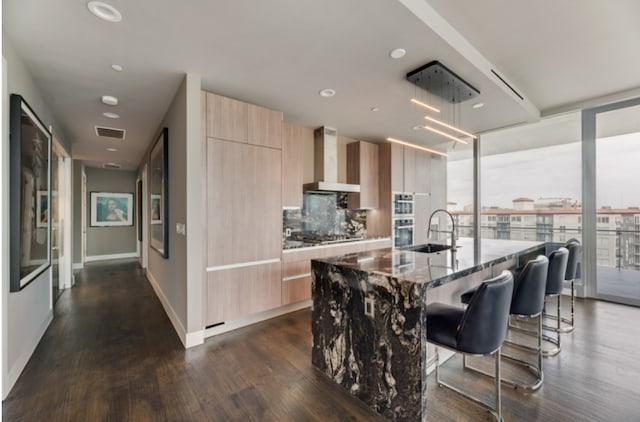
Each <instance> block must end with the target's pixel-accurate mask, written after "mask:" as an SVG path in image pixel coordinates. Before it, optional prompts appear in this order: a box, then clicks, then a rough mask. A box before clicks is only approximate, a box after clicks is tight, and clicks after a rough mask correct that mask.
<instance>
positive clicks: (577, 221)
mask: <svg viewBox="0 0 640 422" xmlns="http://www.w3.org/2000/svg"><path fill="white" fill-rule="evenodd" d="M638 163H640V133H637V132H636V133H632V134H624V135H618V136H612V137H607V138H599V139H598V140H597V169H596V172H597V184H596V189H597V196H596V203H597V208H598V209H597V261H598V262H597V265H598V267H599V274H600V269H603V270H606V269H611V270H614V269H615V270H618V273H619V272H620V271H621V270H632V276H631V278H633V279H634V280H635V279H637V277H638V274H637V271H640V189H638V185H637V183H638V182H637V181H638V180H639V177H638V176H639V175H640V165H639V164H638ZM472 167H473V163H472V160H471V159H465V160H458V161H451V162H449V167H448V172H449V174H454V175H455V177H451V178H449V186H448V201H449V203H448V208H449V210H450V211H451V212H452V214H453V215H454V217H455V219H456V225H457V231H458V236H460V237H472V236H473V205H472V204H473V192H472V189H471V188H470V186H473V185H472V177H473V175H472V172H471V171H469V169H470V168H472ZM581 172H582V170H581V145H580V143H579V142H571V143H564V144H560V145H553V146H548V147H544V148H534V149H527V150H520V151H512V152H506V153H502V154H492V155H487V156H483V157H482V162H481V197H482V214H481V237H482V238H489V239H511V240H532V241H550V242H560V243H564V242H566V241H567V240H569V239H571V238H577V239H579V240H582V200H581V197H582V189H581V183H582V182H581V180H582V179H581ZM626 272H627V273H628V271H626ZM637 281H638V280H635V282H634V284H635V285H640V283H638V282H637Z"/></svg>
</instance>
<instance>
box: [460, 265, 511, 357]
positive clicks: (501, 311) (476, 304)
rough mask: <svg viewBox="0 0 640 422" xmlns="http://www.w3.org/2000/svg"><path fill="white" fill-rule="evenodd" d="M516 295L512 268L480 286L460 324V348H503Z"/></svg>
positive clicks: (486, 351) (481, 351)
mask: <svg viewBox="0 0 640 422" xmlns="http://www.w3.org/2000/svg"><path fill="white" fill-rule="evenodd" d="M512 295H513V275H512V274H511V273H510V272H509V271H503V272H502V274H500V275H499V276H497V277H495V278H492V279H490V280H486V281H484V282H483V283H482V284H481V285H480V287H478V290H477V291H476V292H475V294H474V295H473V297H472V298H471V300H470V301H469V306H467V309H466V310H465V313H464V315H463V316H462V320H461V321H460V326H459V327H458V333H457V338H456V340H457V341H456V343H457V348H458V350H460V351H461V352H466V353H473V354H479V355H487V354H490V353H493V352H495V351H496V350H498V349H499V348H500V346H501V345H502V342H503V341H504V338H505V336H506V334H507V323H508V322H509V307H510V305H511V296H512Z"/></svg>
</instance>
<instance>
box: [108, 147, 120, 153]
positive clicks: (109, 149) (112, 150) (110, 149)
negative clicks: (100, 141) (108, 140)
mask: <svg viewBox="0 0 640 422" xmlns="http://www.w3.org/2000/svg"><path fill="white" fill-rule="evenodd" d="M117 150H118V148H107V151H111V152H116V151H117Z"/></svg>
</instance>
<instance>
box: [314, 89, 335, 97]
mask: <svg viewBox="0 0 640 422" xmlns="http://www.w3.org/2000/svg"><path fill="white" fill-rule="evenodd" d="M318 94H320V96H321V97H325V98H329V97H333V96H334V95H336V90H335V89H331V88H325V89H323V90H322V91H320V92H319V93H318Z"/></svg>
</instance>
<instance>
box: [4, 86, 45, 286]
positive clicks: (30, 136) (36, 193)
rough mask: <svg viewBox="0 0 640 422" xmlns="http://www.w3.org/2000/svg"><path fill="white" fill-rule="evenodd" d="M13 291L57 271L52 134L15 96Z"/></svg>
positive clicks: (11, 175) (11, 138) (12, 137)
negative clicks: (53, 262) (53, 266)
mask: <svg viewBox="0 0 640 422" xmlns="http://www.w3.org/2000/svg"><path fill="white" fill-rule="evenodd" d="M9 116H10V117H9V119H10V121H9V143H10V146H9V151H10V164H9V179H10V183H9V184H10V189H9V198H10V200H9V204H10V205H9V208H10V209H9V220H10V225H9V226H10V229H9V231H10V235H9V238H10V245H11V246H10V248H9V249H10V260H9V261H10V264H9V268H10V270H9V272H10V282H9V291H11V292H17V291H19V290H21V289H23V288H25V287H26V286H27V285H28V284H29V283H31V282H32V281H33V280H35V279H36V278H37V277H38V276H39V275H40V274H42V273H43V272H44V271H46V270H47V268H49V267H50V266H51V218H50V216H51V133H50V132H49V130H48V129H47V127H46V125H45V124H44V123H43V122H42V121H41V120H40V119H39V118H38V116H37V115H36V114H35V112H34V111H33V109H31V107H29V104H27V102H26V101H25V100H24V99H23V98H22V97H21V96H20V95H17V94H11V98H10V110H9Z"/></svg>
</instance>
